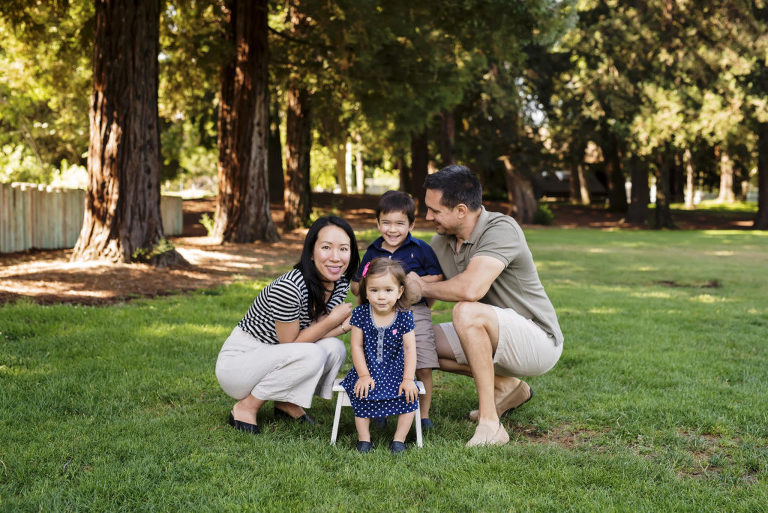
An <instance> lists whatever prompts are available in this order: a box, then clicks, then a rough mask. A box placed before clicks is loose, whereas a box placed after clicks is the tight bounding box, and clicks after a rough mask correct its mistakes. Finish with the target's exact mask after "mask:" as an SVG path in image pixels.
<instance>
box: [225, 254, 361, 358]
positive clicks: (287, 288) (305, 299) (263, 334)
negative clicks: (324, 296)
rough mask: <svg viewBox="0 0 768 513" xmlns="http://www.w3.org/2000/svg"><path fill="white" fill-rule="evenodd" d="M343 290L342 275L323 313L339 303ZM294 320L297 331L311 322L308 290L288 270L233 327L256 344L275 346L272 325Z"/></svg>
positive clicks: (299, 276)
mask: <svg viewBox="0 0 768 513" xmlns="http://www.w3.org/2000/svg"><path fill="white" fill-rule="evenodd" d="M347 291H349V281H347V279H346V278H345V277H343V276H342V277H341V278H340V279H339V280H338V281H337V282H336V283H334V285H333V292H332V293H331V298H330V299H329V300H328V305H327V311H329V312H330V311H331V310H332V309H333V307H335V306H337V305H340V304H341V303H343V302H344V299H346V297H347ZM295 320H298V321H299V330H303V329H305V328H306V327H308V326H309V324H310V323H311V322H312V319H310V318H309V289H308V288H307V284H306V283H305V282H304V276H303V275H302V274H301V271H299V270H298V269H292V270H291V271H288V272H287V273H285V274H283V275H281V276H279V277H278V278H277V279H276V280H275V281H273V282H272V283H270V284H269V285H267V286H266V287H264V288H263V289H262V290H261V292H259V295H258V296H256V299H255V300H254V301H253V304H252V305H251V307H250V308H249V309H248V313H246V314H245V317H243V319H242V320H241V321H240V322H239V323H238V324H237V325H238V327H240V328H241V329H242V330H243V331H245V332H247V333H249V334H251V335H252V336H253V337H254V338H255V339H256V340H258V341H259V342H263V343H265V344H279V343H280V341H279V340H278V339H277V332H276V331H275V322H276V321H279V322H293V321H295Z"/></svg>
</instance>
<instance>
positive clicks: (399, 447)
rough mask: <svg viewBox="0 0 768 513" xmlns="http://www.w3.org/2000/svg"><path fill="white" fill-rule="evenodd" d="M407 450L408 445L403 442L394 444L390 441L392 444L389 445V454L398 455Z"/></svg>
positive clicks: (394, 442)
mask: <svg viewBox="0 0 768 513" xmlns="http://www.w3.org/2000/svg"><path fill="white" fill-rule="evenodd" d="M407 450H408V444H406V443H405V442H396V441H394V440H393V441H392V443H390V444H389V452H391V453H392V454H400V453H401V452H405V451H407Z"/></svg>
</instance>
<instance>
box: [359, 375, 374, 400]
mask: <svg viewBox="0 0 768 513" xmlns="http://www.w3.org/2000/svg"><path fill="white" fill-rule="evenodd" d="M374 388H376V381H374V379H373V378H372V377H370V376H362V377H360V378H357V383H355V397H357V398H358V399H365V398H367V397H368V392H369V391H370V390H373V389H374Z"/></svg>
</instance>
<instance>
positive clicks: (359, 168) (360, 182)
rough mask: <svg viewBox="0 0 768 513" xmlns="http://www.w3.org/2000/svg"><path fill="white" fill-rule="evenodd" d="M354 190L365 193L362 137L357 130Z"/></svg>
mask: <svg viewBox="0 0 768 513" xmlns="http://www.w3.org/2000/svg"><path fill="white" fill-rule="evenodd" d="M355 141H356V142H357V145H356V146H355V185H356V187H355V191H357V193H358V194H363V193H365V166H364V164H363V138H362V137H361V136H360V133H359V132H358V133H357V134H356V135H355Z"/></svg>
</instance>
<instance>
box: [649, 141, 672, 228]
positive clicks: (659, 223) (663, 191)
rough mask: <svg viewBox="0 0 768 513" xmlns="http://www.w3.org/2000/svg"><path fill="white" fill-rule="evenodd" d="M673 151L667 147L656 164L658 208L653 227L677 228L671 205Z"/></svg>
mask: <svg viewBox="0 0 768 513" xmlns="http://www.w3.org/2000/svg"><path fill="white" fill-rule="evenodd" d="M672 158H673V156H672V152H671V151H670V150H669V148H667V149H666V150H663V151H661V152H660V153H659V155H658V160H657V164H658V165H657V166H656V209H655V211H654V215H653V223H652V228H654V229H656V230H660V229H662V228H676V226H675V222H674V221H673V220H672V211H671V210H670V207H669V203H670V201H669V195H670V193H669V174H670V169H671V167H672V165H673V162H672Z"/></svg>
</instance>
